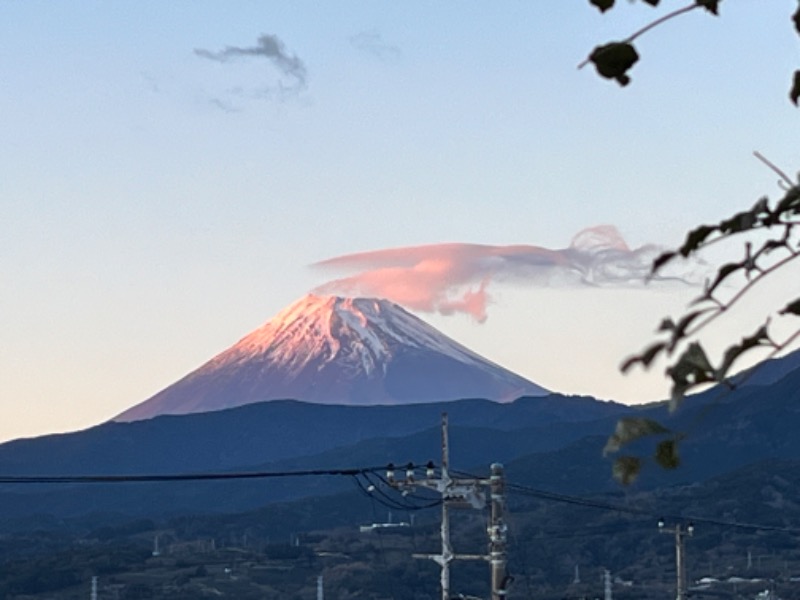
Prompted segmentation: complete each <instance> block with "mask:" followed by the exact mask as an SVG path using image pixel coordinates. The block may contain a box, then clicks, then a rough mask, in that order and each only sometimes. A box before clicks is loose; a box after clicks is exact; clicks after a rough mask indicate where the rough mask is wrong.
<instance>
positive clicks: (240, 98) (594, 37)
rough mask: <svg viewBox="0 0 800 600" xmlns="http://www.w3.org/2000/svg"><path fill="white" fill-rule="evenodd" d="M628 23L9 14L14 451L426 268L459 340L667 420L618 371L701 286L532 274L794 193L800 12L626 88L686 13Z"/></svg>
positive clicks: (359, 10) (3, 32) (187, 10)
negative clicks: (352, 289) (648, 27)
mask: <svg viewBox="0 0 800 600" xmlns="http://www.w3.org/2000/svg"><path fill="white" fill-rule="evenodd" d="M618 4H619V7H618V8H617V9H615V10H614V11H612V12H611V13H609V14H607V15H605V16H601V15H600V14H599V13H598V11H597V10H596V9H594V8H593V7H591V6H589V3H588V1H578V2H564V1H562V0H547V1H545V0H536V1H535V2H511V1H508V2H499V3H488V2H451V1H447V0H443V1H438V2H418V1H414V0H412V1H408V2H390V1H382V0H379V1H373V2H366V1H363V0H362V1H337V2H310V1H304V0H296V1H293V2H279V1H238V0H231V1H225V2H222V1H219V0H217V1H202V0H199V1H191V2H189V1H188V0H186V1H171V2H163V1H162V0H152V1H145V0H136V1H133V0H120V1H117V2H101V1H99V0H97V1H87V0H77V1H74V2H44V1H41V2H40V1H36V0H26V1H25V2H8V1H7V2H0V56H2V57H3V60H2V61H0V81H2V82H3V85H2V86H0V119H1V120H2V131H3V143H2V144H0V286H1V288H0V289H2V294H0V440H3V439H9V438H12V437H19V436H31V435H40V434H43V433H46V432H51V431H65V430H72V429H77V428H83V427H87V426H90V425H93V424H96V423H99V422H102V421H104V420H106V419H108V418H110V417H112V416H113V415H115V414H118V413H119V412H121V411H123V410H125V409H126V408H129V407H130V406H132V405H134V404H137V403H138V402H141V401H143V400H144V399H146V398H148V397H149V396H151V395H152V394H154V393H155V392H157V391H158V390H160V389H162V388H163V387H166V386H167V385H169V384H170V383H172V382H174V381H175V380H177V379H179V378H180V377H182V376H183V375H184V374H186V373H187V372H189V371H190V370H192V369H194V368H196V367H197V366H199V365H200V364H201V363H202V362H204V361H206V360H207V359H209V358H211V357H212V356H213V355H215V354H216V353H218V352H220V351H222V350H223V349H225V348H227V347H228V346H230V345H231V344H233V343H234V342H236V341H237V340H238V339H239V338H241V337H243V336H244V335H245V334H246V333H248V332H249V331H251V330H252V329H254V328H255V327H257V326H259V325H260V324H262V323H263V322H264V321H266V320H267V319H269V318H270V317H271V316H273V315H274V314H275V313H277V312H278V311H279V310H280V309H281V308H283V307H284V306H286V305H287V304H289V303H291V302H293V301H294V300H296V299H298V298H299V297H300V296H302V295H304V294H305V293H307V292H309V291H311V290H312V289H317V288H320V286H322V288H321V289H325V286H326V284H328V285H329V282H330V281H332V280H342V279H343V278H344V279H346V278H347V277H353V276H354V275H355V274H357V273H354V272H353V271H352V269H353V268H354V267H353V265H354V264H355V263H353V259H352V255H363V254H364V253H375V252H377V251H384V250H387V251H388V250H389V249H395V250H393V251H392V252H394V253H398V252H399V253H401V254H402V250H397V249H406V248H411V247H413V248H419V247H423V248H428V251H429V252H431V255H430V256H427V255H426V256H424V257H423V259H424V260H426V261H427V262H424V263H423V265H422V266H421V267H420V266H418V267H415V269H416V271H417V273H419V271H420V270H422V271H424V272H426V273H428V275H430V274H431V273H433V274H434V276H433V277H432V279H430V278H429V279H416V280H415V281H416V283H415V285H419V286H421V287H424V286H426V285H429V284H430V282H431V281H435V280H436V277H435V274H436V273H439V272H446V273H448V277H449V276H450V275H452V276H453V278H454V279H453V281H452V285H453V287H452V288H451V287H445V288H444V293H445V296H443V298H444V299H445V300H448V299H449V300H453V299H454V298H455V299H456V300H457V299H458V298H462V299H463V298H466V299H467V300H471V301H472V302H473V304H472V306H474V305H475V304H474V302H475V301H476V298H477V299H478V300H484V301H485V302H486V304H485V305H484V308H485V311H484V312H485V314H484V315H483V316H484V317H485V320H483V322H482V323H480V322H479V321H480V320H482V319H476V318H475V317H474V316H470V315H469V314H465V313H463V312H459V311H458V310H457V309H458V308H459V306H460V305H458V303H457V302H456V303H455V305H456V306H455V308H456V312H455V314H449V315H445V314H441V313H440V312H432V313H430V312H424V311H423V309H425V307H424V306H422V305H417V306H416V309H417V310H416V314H418V315H419V316H421V317H422V318H424V319H426V320H427V321H429V322H430V323H432V324H433V325H434V326H436V327H439V328H440V329H442V330H443V331H444V332H445V333H447V334H449V335H451V336H452V337H454V338H456V339H457V340H458V341H460V342H462V343H464V344H466V345H467V346H470V347H471V348H472V349H474V350H475V351H477V352H479V353H481V354H483V355H484V356H486V357H488V358H490V359H491V360H494V361H495V362H498V363H500V364H502V365H503V366H506V367H508V368H511V369H512V370H515V371H516V372H518V373H520V374H521V375H524V376H526V377H528V378H530V379H532V380H534V381H535V382H537V383H539V384H540V385H543V386H545V387H548V388H550V389H553V390H557V391H561V392H566V393H582V394H592V395H595V396H598V397H602V398H609V399H617V400H621V401H625V402H642V401H649V400H656V399H661V398H663V397H665V395H666V391H667V384H666V382H665V380H664V379H663V377H662V375H661V374H660V373H658V372H654V373H648V374H642V373H635V374H633V375H630V376H627V377H623V376H621V375H620V374H619V373H618V371H617V367H618V365H619V363H620V362H621V361H622V360H623V359H624V358H625V357H626V356H627V355H628V354H629V353H631V352H634V351H636V350H639V349H640V348H641V347H642V346H644V345H645V344H646V343H647V342H648V341H649V340H650V338H651V335H652V332H653V329H654V327H655V326H656V325H657V324H658V322H659V320H660V318H661V317H663V316H665V315H666V314H669V313H672V314H675V313H677V312H678V311H679V310H680V309H681V308H682V307H683V306H684V305H685V303H686V302H687V301H688V300H689V299H690V298H691V297H692V293H693V290H692V288H689V287H688V286H686V285H684V284H680V283H673V284H663V285H661V284H659V285H653V286H643V285H640V284H638V283H636V282H631V281H625V282H622V281H617V282H606V281H603V282H600V283H601V284H600V285H586V284H585V283H582V282H581V281H576V280H573V279H570V278H566V279H565V278H563V277H559V276H558V273H556V274H555V276H554V277H551V276H550V275H549V273H550V271H548V272H546V273H544V275H545V276H542V271H541V270H537V271H536V272H535V273H533V271H532V270H530V269H528V270H524V271H520V270H518V269H516V268H513V269H512V268H511V267H510V266H509V265H511V264H512V263H514V261H515V260H516V258H518V257H519V255H518V254H515V253H519V252H521V253H522V254H523V255H524V256H525V257H526V260H528V261H532V260H534V259H537V260H538V259H539V258H541V257H543V256H547V257H550V258H551V259H553V260H555V258H556V257H558V260H561V259H564V260H567V259H568V260H578V263H579V264H580V265H585V264H586V263H585V261H584V259H583V258H579V259H576V258H575V255H574V253H570V252H569V251H568V249H569V247H570V244H571V242H572V240H573V238H574V237H575V236H576V235H577V234H579V232H582V231H585V230H587V229H588V228H593V227H596V226H608V227H607V228H606V229H604V231H606V232H609V231H613V232H614V234H615V235H616V234H617V233H618V235H619V236H621V239H622V240H623V241H624V244H625V248H627V249H628V250H630V251H631V252H638V251H639V250H640V249H643V248H644V249H647V248H650V247H651V246H652V245H655V246H664V247H667V246H672V245H675V244H677V243H679V242H680V241H681V240H682V237H683V234H684V232H685V231H686V230H687V229H688V228H690V227H692V226H693V225H696V224H698V223H700V222H716V221H718V220H720V219H721V218H723V217H725V216H728V215H729V214H731V213H733V212H734V211H735V210H737V209H739V208H745V207H749V206H750V205H751V204H752V203H753V202H755V200H756V199H757V198H758V197H760V196H761V195H764V194H768V195H770V196H771V197H773V198H774V197H777V196H778V195H779V194H780V190H779V189H778V187H777V185H776V180H777V177H776V176H775V174H774V173H772V172H771V171H769V170H768V169H766V168H765V167H764V165H762V164H761V163H760V162H758V161H757V160H755V159H754V158H753V157H752V154H751V153H752V151H753V150H759V151H761V152H762V153H764V154H765V155H767V156H768V157H769V158H770V159H771V160H772V161H773V162H775V163H776V164H779V165H781V166H782V167H784V168H785V169H786V170H788V171H789V172H790V173H795V172H796V171H797V169H798V168H800V162H798V152H797V149H798V140H800V112H798V110H797V109H796V108H794V107H793V106H792V105H791V104H790V103H789V101H788V99H787V93H788V89H789V82H790V76H791V73H792V72H793V71H794V70H795V69H796V68H798V67H800V42H799V41H798V37H797V35H796V33H795V32H794V31H793V29H792V25H791V22H790V15H791V14H792V12H793V11H794V10H795V8H796V5H797V3H796V1H795V0H781V1H778V0H774V1H771V2H733V1H730V2H724V3H722V4H721V5H720V8H721V13H722V14H721V17H720V18H713V17H711V16H709V15H707V14H705V13H703V12H702V11H695V12H693V13H691V14H689V15H686V16H685V17H684V18H681V19H678V20H675V21H673V22H670V23H667V24H665V25H664V26H662V27H660V28H657V29H655V30H653V31H651V32H650V33H648V34H646V35H645V36H644V37H642V38H641V40H640V41H639V42H638V43H637V46H638V48H639V50H640V53H641V55H642V58H641V61H640V63H639V64H638V65H637V66H636V67H635V68H634V69H633V71H632V72H631V75H632V78H633V82H632V83H631V85H630V86H628V88H626V89H620V88H619V86H617V85H616V84H615V83H612V82H609V81H605V80H601V79H599V78H598V77H597V76H596V75H595V74H594V73H593V71H592V70H591V68H586V69H583V70H578V69H576V66H577V65H578V63H580V62H581V61H582V60H583V59H584V58H585V57H586V55H587V54H588V53H589V52H590V51H591V49H592V48H593V47H594V46H595V45H597V44H600V43H605V42H607V41H610V40H612V39H619V38H622V37H625V36H626V35H628V34H629V33H631V32H633V31H635V30H636V29H638V28H639V27H640V26H642V25H644V24H645V23H647V22H648V21H649V20H651V19H652V18H654V17H655V16H657V15H658V14H661V13H660V12H657V11H654V10H653V9H652V8H650V7H648V6H646V5H645V4H644V3H642V2H637V3H627V2H618ZM682 4H683V3H681V2H669V1H667V0H665V1H663V2H662V5H664V6H665V7H666V9H667V10H668V9H670V8H676V7H679V6H681V5H682ZM611 227H613V228H615V229H612V228H611ZM441 244H449V246H440V245H441ZM508 246H512V247H516V248H518V250H515V251H513V252H511V254H509V252H508V251H505V250H502V248H504V247H508ZM476 247H481V248H483V250H480V251H477V250H475V248H476ZM487 247H488V248H501V249H500V250H497V249H495V250H489V251H487V250H486V248H487ZM442 248H448V249H449V250H447V252H449V254H447V252H445V253H444V254H442V250H441V249H442ZM520 248H521V250H520ZM526 248H527V249H526ZM530 248H534V250H530ZM454 249H455V250H454ZM467 250H468V252H467ZM476 252H477V254H476ZM465 253H467V254H469V256H470V257H472V258H470V259H469V261H466V262H463V261H462V260H461V257H462V256H465V255H466V254H465ZM378 254H380V253H378ZM369 255H370V257H372V256H373V254H369ZM380 256H382V257H383V259H385V258H386V257H388V256H390V254H386V253H384V254H381V255H380ZM392 256H393V255H392ZM342 257H343V258H342ZM347 257H351V258H349V259H348V258H347ZM515 257H516V258H515ZM383 259H382V260H383ZM456 259H457V260H456ZM392 260H395V259H394V258H392ZM447 261H451V262H449V263H448V262H447ZM453 261H455V262H453ZM470 261H471V262H470ZM487 261H495V262H491V264H490V263H488V262H487ZM581 261H583V262H581ZM356 262H357V261H356ZM578 263H576V264H578ZM358 264H359V265H361V263H358ZM514 264H516V263H514ZM369 265H370V268H376V269H379V270H380V269H384V268H394V267H396V266H397V264H396V262H391V261H390V262H389V263H386V262H378V263H374V262H372V261H370V262H369ZM487 265H488V266H487ZM498 265H504V266H502V267H501V266H498ZM362 266H363V265H362ZM337 268H340V269H343V272H342V270H337ZM348 268H349V269H351V270H350V271H347V269H348ZM359 268H360V267H359ZM496 268H497V269H499V270H497V269H496ZM537 268H538V267H537ZM426 269H427V270H426ZM431 269H434V271H431ZM435 269H440V271H435ZM358 272H360V271H358ZM615 272H616V271H615ZM456 275H457V277H456ZM380 276H381V274H380V271H378V272H377V274H376V275H371V276H370V277H373V279H374V278H380ZM459 277H460V279H459ZM795 281H796V280H795ZM426 282H427V283H426ZM787 282H788V283H787ZM595 283H596V282H595ZM448 285H449V284H448ZM775 285H776V286H778V287H777V288H776V289H774V290H773V293H776V294H779V293H781V291H782V290H785V289H787V287H786V286H787V285H794V289H796V283H791V279H789V280H784V283H783V288H781V287H780V285H781V284H775ZM482 286H483V287H482ZM375 289H377V288H375ZM448 294H450V295H448ZM453 294H455V295H453ZM459 294H460V295H459ZM465 294H466V295H465ZM469 294H473V295H472V296H470V295H469ZM476 294H478V295H480V294H485V296H476ZM464 306H466V305H464ZM443 307H444V309H445V310H443V311H442V312H445V313H447V312H452V310H449V309H448V305H446V303H445V305H442V304H440V305H438V308H437V306H433V305H431V308H432V310H440V309H442V308H443ZM412 308H413V307H412ZM450 308H451V309H452V308H453V307H452V306H451V307H450ZM748 318H749V317H748V315H747V314H746V311H745V313H743V314H742V315H734V316H733V320H732V321H729V322H728V323H729V325H728V326H729V327H731V326H732V327H733V329H736V328H737V327H739V326H743V324H745V323H747V319H748ZM719 333H720V335H721V334H722V333H724V331H721V332H719ZM710 335H712V337H713V336H714V335H716V333H715V332H713V331H712V332H710Z"/></svg>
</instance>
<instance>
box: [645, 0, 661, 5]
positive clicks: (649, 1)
mask: <svg viewBox="0 0 800 600" xmlns="http://www.w3.org/2000/svg"><path fill="white" fill-rule="evenodd" d="M644 1H645V2H646V3H647V4H649V5H650V6H658V3H659V2H660V1H661V0H644Z"/></svg>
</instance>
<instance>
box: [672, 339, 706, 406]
mask: <svg viewBox="0 0 800 600" xmlns="http://www.w3.org/2000/svg"><path fill="white" fill-rule="evenodd" d="M667 376H669V377H670V378H671V379H672V394H671V399H670V403H671V405H670V408H671V409H672V410H675V409H676V408H677V407H678V405H679V404H680V402H681V401H682V400H683V398H684V397H685V396H686V392H688V391H689V390H690V389H691V388H693V387H694V386H696V385H699V384H701V383H708V382H711V381H715V377H714V368H713V367H712V366H711V363H710V362H709V361H708V357H707V356H706V353H705V350H703V347H702V346H701V345H700V343H699V342H692V343H691V344H689V346H687V348H686V350H684V351H683V354H681V356H680V358H678V361H677V362H676V363H675V364H674V365H672V366H671V367H669V368H668V369H667Z"/></svg>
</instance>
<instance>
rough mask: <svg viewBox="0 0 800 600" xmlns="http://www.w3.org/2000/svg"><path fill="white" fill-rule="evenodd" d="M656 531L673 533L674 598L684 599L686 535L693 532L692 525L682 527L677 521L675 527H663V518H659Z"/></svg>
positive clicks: (676, 599) (685, 587)
mask: <svg viewBox="0 0 800 600" xmlns="http://www.w3.org/2000/svg"><path fill="white" fill-rule="evenodd" d="M658 531H659V532H660V533H672V534H675V578H676V590H675V600H686V589H687V585H686V537H687V536H689V537H691V536H692V535H693V534H694V525H692V524H691V523H689V524H688V525H687V526H686V527H683V526H681V524H680V523H678V524H677V525H675V527H665V526H664V519H659V521H658Z"/></svg>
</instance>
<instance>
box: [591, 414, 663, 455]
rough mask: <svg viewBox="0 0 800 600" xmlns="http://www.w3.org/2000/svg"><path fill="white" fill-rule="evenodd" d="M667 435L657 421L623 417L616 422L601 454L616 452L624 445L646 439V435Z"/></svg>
mask: <svg viewBox="0 0 800 600" xmlns="http://www.w3.org/2000/svg"><path fill="white" fill-rule="evenodd" d="M662 433H669V429H667V428H666V427H664V426H663V425H662V424H661V423H659V422H658V421H654V420H653V419H645V418H643V417H624V418H622V419H620V420H619V421H617V426H616V428H615V429H614V433H612V434H611V436H610V437H609V438H608V441H607V442H606V445H605V448H603V454H604V455H605V454H610V453H612V452H617V451H618V450H619V449H620V448H621V447H622V446H624V445H625V444H629V443H631V442H633V441H636V440H638V439H641V438H643V437H646V436H648V435H658V434H662Z"/></svg>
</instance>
